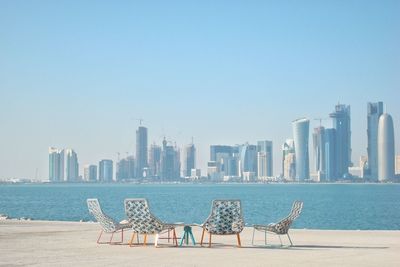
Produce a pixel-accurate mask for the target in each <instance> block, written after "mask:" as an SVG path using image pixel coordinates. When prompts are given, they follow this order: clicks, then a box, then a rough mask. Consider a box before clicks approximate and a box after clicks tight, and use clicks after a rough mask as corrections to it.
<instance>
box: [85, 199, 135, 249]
mask: <svg viewBox="0 0 400 267" xmlns="http://www.w3.org/2000/svg"><path fill="white" fill-rule="evenodd" d="M86 202H87V206H88V209H89V213H90V214H91V215H92V216H93V217H94V218H95V219H96V221H97V222H98V223H99V224H100V226H101V232H100V235H99V237H98V238H97V244H118V243H123V242H124V229H129V228H131V227H132V226H131V225H130V224H129V223H118V222H116V221H115V220H114V219H113V218H111V217H110V216H108V215H107V214H105V213H104V212H103V211H102V209H101V207H100V203H99V201H98V200H97V199H96V198H91V199H87V200H86ZM103 232H106V233H109V234H111V238H110V241H109V242H100V238H101V236H102V234H103ZM117 232H121V241H120V242H112V239H113V237H114V234H115V233H117Z"/></svg>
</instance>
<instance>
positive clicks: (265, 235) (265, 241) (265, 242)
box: [264, 230, 267, 245]
mask: <svg viewBox="0 0 400 267" xmlns="http://www.w3.org/2000/svg"><path fill="white" fill-rule="evenodd" d="M264 244H265V245H267V230H265V231H264Z"/></svg>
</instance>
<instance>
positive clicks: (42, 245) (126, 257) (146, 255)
mask: <svg viewBox="0 0 400 267" xmlns="http://www.w3.org/2000/svg"><path fill="white" fill-rule="evenodd" d="M182 231H183V229H182V228H178V229H177V233H178V236H181V234H182ZM99 232H100V228H99V225H97V224H96V223H79V222H46V221H17V220H4V221H0V266H106V265H108V266H400V231H325V230H292V231H291V237H292V240H293V242H294V246H293V247H281V246H278V244H279V238H278V237H277V236H272V235H271V236H268V242H271V245H269V246H261V245H262V244H263V242H264V235H263V233H261V232H258V234H256V242H257V243H258V244H259V245H260V246H252V245H251V237H252V228H246V229H245V230H244V231H243V232H242V234H241V238H242V247H241V248H237V247H236V237H235V236H213V238H212V241H213V245H212V247H211V248H208V247H200V246H199V245H197V246H192V245H190V246H186V245H184V246H183V247H178V248H176V247H173V246H172V243H171V244H168V242H167V240H161V241H160V244H161V246H160V248H155V247H154V246H152V244H150V245H148V246H146V247H143V246H141V245H140V246H134V247H129V246H128V245H126V243H127V242H128V240H129V238H130V236H131V233H130V232H128V233H126V235H125V244H123V245H98V244H97V243H96V240H97V237H98V234H99ZM193 232H194V236H195V239H196V241H199V240H200V236H201V229H200V228H197V227H194V228H193ZM103 237H104V239H103V240H104V241H106V240H109V237H110V236H109V235H108V236H107V235H103ZM119 237H120V236H115V240H116V241H117V239H118V238H119ZM141 241H143V238H141ZM283 241H284V242H287V239H286V238H285V237H283ZM148 242H150V243H152V242H154V239H153V237H150V238H149V240H148ZM273 244H274V245H273Z"/></svg>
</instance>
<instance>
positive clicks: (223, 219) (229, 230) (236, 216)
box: [200, 200, 244, 247]
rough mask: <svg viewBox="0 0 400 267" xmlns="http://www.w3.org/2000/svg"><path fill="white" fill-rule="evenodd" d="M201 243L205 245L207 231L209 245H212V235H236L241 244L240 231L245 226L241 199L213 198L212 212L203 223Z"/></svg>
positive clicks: (239, 244)
mask: <svg viewBox="0 0 400 267" xmlns="http://www.w3.org/2000/svg"><path fill="white" fill-rule="evenodd" d="M202 228H203V232H202V234H201V241H200V245H201V246H202V245H203V239H204V233H205V231H207V232H208V234H209V239H208V247H211V236H212V235H236V237H237V242H238V246H239V247H240V246H241V242H240V233H241V232H242V230H243V228H244V221H243V213H242V204H241V202H240V200H213V202H212V208H211V213H210V215H209V216H208V218H207V219H206V221H205V222H204V223H203V224H202Z"/></svg>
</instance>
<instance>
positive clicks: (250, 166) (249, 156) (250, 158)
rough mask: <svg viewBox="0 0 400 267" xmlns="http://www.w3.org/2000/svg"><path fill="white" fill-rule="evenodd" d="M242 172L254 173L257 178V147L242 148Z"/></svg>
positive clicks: (245, 146)
mask: <svg viewBox="0 0 400 267" xmlns="http://www.w3.org/2000/svg"><path fill="white" fill-rule="evenodd" d="M240 171H241V176H242V177H243V173H244V172H251V173H254V176H257V146H255V145H250V144H244V145H242V146H241V147H240Z"/></svg>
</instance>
